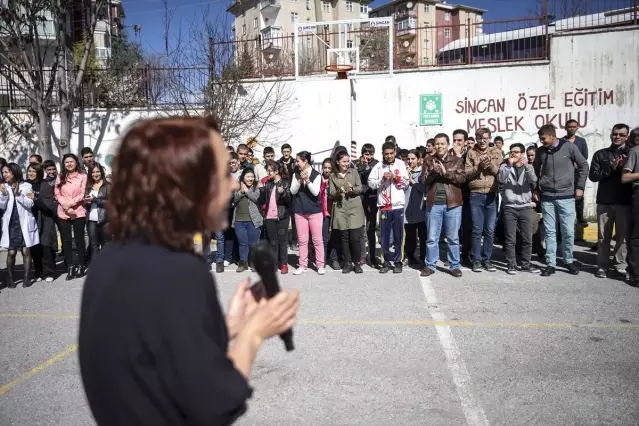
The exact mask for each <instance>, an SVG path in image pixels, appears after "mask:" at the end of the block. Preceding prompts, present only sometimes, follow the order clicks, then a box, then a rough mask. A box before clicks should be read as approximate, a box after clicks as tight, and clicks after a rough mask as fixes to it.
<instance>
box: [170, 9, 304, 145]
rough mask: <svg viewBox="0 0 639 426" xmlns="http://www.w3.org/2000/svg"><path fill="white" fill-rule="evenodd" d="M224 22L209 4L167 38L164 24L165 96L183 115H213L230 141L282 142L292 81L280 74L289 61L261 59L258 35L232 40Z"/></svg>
mask: <svg viewBox="0 0 639 426" xmlns="http://www.w3.org/2000/svg"><path fill="white" fill-rule="evenodd" d="M229 27H230V26H229V25H228V23H227V22H225V19H224V18H220V17H212V16H210V14H209V11H208V9H205V10H204V11H201V12H199V13H198V14H197V15H196V17H194V19H193V21H192V22H191V24H190V25H189V27H188V30H187V33H186V34H181V33H180V34H178V35H177V36H175V37H169V36H168V26H165V31H166V32H167V34H165V40H169V42H168V43H167V46H168V48H166V52H165V56H166V62H167V64H168V69H170V72H166V73H164V75H163V76H162V77H163V79H162V80H163V82H162V86H163V89H164V90H163V91H164V98H165V101H167V102H168V103H170V104H172V105H173V106H175V107H176V108H178V109H179V110H180V111H181V112H182V113H183V114H186V115H194V114H202V113H205V114H212V115H215V116H216V117H217V119H218V120H219V122H220V126H221V131H222V136H223V138H224V139H225V141H228V142H230V143H239V142H245V140H246V139H249V138H255V139H256V140H257V142H258V144H259V145H273V144H277V143H283V142H284V140H282V139H281V137H282V130H283V129H285V128H287V127H288V123H287V122H286V117H287V114H288V112H290V111H292V110H293V108H292V104H293V102H294V97H293V93H292V85H291V84H290V83H289V82H286V81H283V79H282V74H283V72H282V71H283V70H284V69H286V67H287V66H288V65H287V63H286V61H283V60H277V59H276V60H270V61H266V60H263V58H262V56H261V55H262V51H261V47H260V43H261V42H260V40H248V41H243V42H239V41H236V40H234V39H233V35H232V33H231V32H230V31H228V28H229ZM167 46H165V47H167ZM284 56H285V55H284ZM289 71H290V70H289ZM265 76H268V78H263V77H265ZM275 137H278V140H274V139H273V138H275Z"/></svg>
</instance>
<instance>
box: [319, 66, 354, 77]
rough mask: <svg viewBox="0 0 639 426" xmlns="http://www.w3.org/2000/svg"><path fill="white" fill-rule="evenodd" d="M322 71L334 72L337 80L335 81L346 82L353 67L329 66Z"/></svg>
mask: <svg viewBox="0 0 639 426" xmlns="http://www.w3.org/2000/svg"><path fill="white" fill-rule="evenodd" d="M324 69H325V70H326V71H328V72H336V73H337V78H336V80H347V79H348V73H349V71H353V69H354V67H353V65H350V64H347V65H342V64H331V65H327V66H326V67H324Z"/></svg>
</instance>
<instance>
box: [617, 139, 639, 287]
mask: <svg viewBox="0 0 639 426" xmlns="http://www.w3.org/2000/svg"><path fill="white" fill-rule="evenodd" d="M635 130H636V129H635ZM635 130H633V133H635ZM635 138H636V133H635ZM635 138H633V141H634V139H635ZM621 182H623V183H632V206H631V211H630V214H631V216H630V217H631V218H634V219H635V220H630V231H629V233H628V284H630V285H631V286H633V287H639V221H638V220H636V218H638V217H639V145H636V146H634V147H633V148H632V149H631V150H630V151H629V152H628V158H627V159H626V164H625V165H624V166H623V175H622V176H621Z"/></svg>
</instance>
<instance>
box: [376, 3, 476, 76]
mask: <svg viewBox="0 0 639 426" xmlns="http://www.w3.org/2000/svg"><path fill="white" fill-rule="evenodd" d="M486 12H487V11H486V10H484V9H479V8H476V7H470V6H465V5H461V4H459V5H453V4H449V3H448V2H447V1H445V0H443V1H442V0H439V1H438V0H395V1H392V2H391V3H388V4H385V5H383V6H380V7H377V8H375V9H373V10H371V11H370V16H371V18H374V17H386V16H392V17H393V18H394V20H395V46H396V47H395V52H396V54H395V57H396V64H395V66H396V67H398V68H402V67H406V68H412V67H417V66H428V65H435V64H437V53H438V52H439V50H440V49H441V48H443V47H444V46H446V45H447V44H448V43H450V42H452V41H455V40H459V39H461V38H468V37H474V36H476V35H479V34H482V33H483V27H482V22H483V15H484V13H486Z"/></svg>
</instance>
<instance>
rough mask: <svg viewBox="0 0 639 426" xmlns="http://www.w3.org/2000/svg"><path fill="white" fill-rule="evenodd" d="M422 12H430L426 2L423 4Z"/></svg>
mask: <svg viewBox="0 0 639 426" xmlns="http://www.w3.org/2000/svg"><path fill="white" fill-rule="evenodd" d="M424 13H430V5H428V4H425V5H424Z"/></svg>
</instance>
